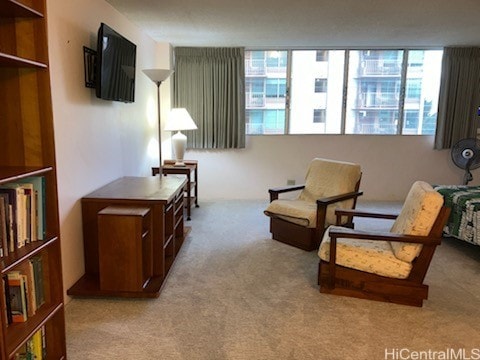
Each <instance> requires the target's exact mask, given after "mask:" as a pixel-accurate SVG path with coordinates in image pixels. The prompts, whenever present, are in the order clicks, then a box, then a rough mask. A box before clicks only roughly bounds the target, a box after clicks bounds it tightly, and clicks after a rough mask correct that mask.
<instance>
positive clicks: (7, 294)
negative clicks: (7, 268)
mask: <svg viewBox="0 0 480 360" xmlns="http://www.w3.org/2000/svg"><path fill="white" fill-rule="evenodd" d="M2 286H3V290H4V294H5V309H3V311H5V313H6V319H7V324H11V323H12V322H13V319H12V307H11V306H10V288H9V287H8V276H7V275H6V274H5V275H3V276H2Z"/></svg>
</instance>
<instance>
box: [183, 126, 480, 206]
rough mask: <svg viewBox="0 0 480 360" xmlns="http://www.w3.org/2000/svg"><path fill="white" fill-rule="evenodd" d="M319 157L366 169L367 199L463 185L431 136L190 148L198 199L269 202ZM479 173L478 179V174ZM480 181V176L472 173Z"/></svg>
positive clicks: (261, 140) (299, 138) (293, 139)
mask: <svg viewBox="0 0 480 360" xmlns="http://www.w3.org/2000/svg"><path fill="white" fill-rule="evenodd" d="M314 157H323V158H330V159H336V160H342V161H350V162H355V163H358V164H360V165H361V166H362V172H363V176H362V184H361V188H362V190H363V191H364V196H363V197H362V200H389V201H397V200H403V199H404V198H405V195H406V194H407V192H408V190H409V189H410V186H411V184H412V183H413V182H414V181H415V180H424V181H427V182H430V183H432V184H461V182H462V179H463V170H461V169H459V168H457V167H455V165H454V164H453V163H452V161H451V158H450V150H441V151H439V150H433V137H432V136H383V135H382V136H378V135H377V136H373V135H372V136H366V135H357V136H354V135H345V136H340V135H289V136H277V135H275V136H248V137H247V146H246V148H245V149H243V150H200V151H199V150H196V151H194V150H189V151H187V153H186V154H185V159H194V160H199V181H198V182H199V201H200V204H201V202H202V200H203V201H205V200H215V199H268V189H269V188H271V187H276V186H283V185H286V184H287V179H294V180H295V181H296V183H297V184H300V183H303V179H304V176H305V172H306V169H307V166H308V163H309V162H310V160H311V159H313V158H314ZM476 174H478V175H476ZM473 175H474V178H475V181H473V182H472V183H470V185H478V184H479V183H480V173H479V172H476V171H474V172H473Z"/></svg>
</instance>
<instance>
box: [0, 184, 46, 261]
mask: <svg viewBox="0 0 480 360" xmlns="http://www.w3.org/2000/svg"><path fill="white" fill-rule="evenodd" d="M45 228H46V223H45V177H43V176H32V177H28V178H24V179H21V180H18V181H16V182H14V183H13V182H12V183H7V184H2V185H1V186H0V257H1V256H6V255H8V253H10V252H13V251H15V250H16V249H19V248H21V247H23V246H25V244H28V243H30V242H32V241H37V240H43V239H44V237H45Z"/></svg>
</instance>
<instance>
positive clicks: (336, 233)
mask: <svg viewBox="0 0 480 360" xmlns="http://www.w3.org/2000/svg"><path fill="white" fill-rule="evenodd" d="M329 235H330V244H331V243H332V240H333V239H334V241H335V242H336V240H337V238H339V237H341V238H347V239H358V240H374V241H397V242H404V243H413V244H430V245H440V243H441V241H442V238H439V237H434V236H418V235H404V234H395V233H391V232H377V231H376V232H368V231H359V230H351V229H346V228H345V229H343V228H337V229H332V230H330V231H329Z"/></svg>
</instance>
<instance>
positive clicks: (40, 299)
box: [2, 256, 45, 324]
mask: <svg viewBox="0 0 480 360" xmlns="http://www.w3.org/2000/svg"><path fill="white" fill-rule="evenodd" d="M15 269H16V270H15V271H9V272H8V273H6V274H5V275H4V276H3V278H2V282H3V287H4V289H5V304H6V308H5V311H6V317H7V321H8V324H12V323H20V322H25V321H27V319H28V318H29V317H31V316H33V315H35V313H36V312H37V309H38V308H40V306H42V305H43V304H44V303H45V292H44V291H45V289H44V286H43V263H42V257H41V256H35V257H32V258H31V259H29V260H28V261H24V262H22V263H21V264H20V265H19V266H17V267H16V268H15Z"/></svg>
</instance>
